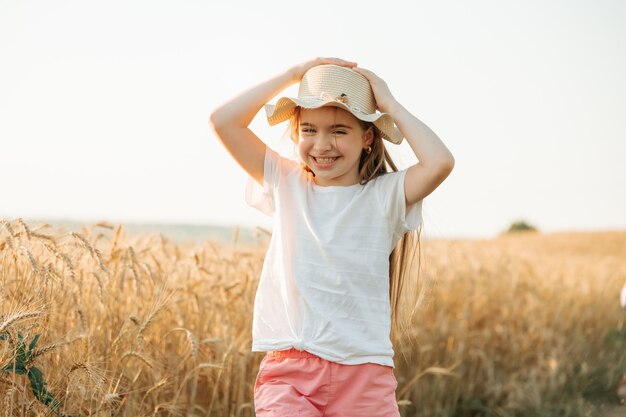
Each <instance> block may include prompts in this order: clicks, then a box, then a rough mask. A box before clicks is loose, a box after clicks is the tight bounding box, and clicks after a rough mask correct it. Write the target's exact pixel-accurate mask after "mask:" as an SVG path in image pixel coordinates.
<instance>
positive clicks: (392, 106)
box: [381, 99, 403, 117]
mask: <svg viewBox="0 0 626 417" xmlns="http://www.w3.org/2000/svg"><path fill="white" fill-rule="evenodd" d="M402 109H403V107H402V104H400V103H399V102H398V101H397V100H395V99H394V100H391V101H390V102H388V103H386V104H385V106H384V107H383V108H381V112H383V113H387V114H389V115H390V116H391V117H393V116H394V114H397V113H398V112H400V111H402Z"/></svg>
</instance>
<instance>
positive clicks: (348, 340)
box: [245, 147, 422, 367]
mask: <svg viewBox="0 0 626 417" xmlns="http://www.w3.org/2000/svg"><path fill="white" fill-rule="evenodd" d="M405 174H406V169H405V170H403V171H398V172H392V173H387V174H384V175H382V176H379V177H377V178H375V179H373V180H371V181H369V182H368V183H367V184H365V185H361V184H354V185H350V186H320V185H317V184H315V183H314V182H313V174H311V173H310V172H307V171H305V170H303V169H302V168H301V167H300V165H299V164H298V163H297V162H295V161H292V160H289V159H286V158H283V157H281V156H280V155H279V154H278V153H276V152H275V151H274V150H272V149H271V148H269V147H266V152H265V165H264V184H263V187H261V186H260V185H259V184H258V183H257V182H256V181H254V180H253V179H252V178H250V177H249V179H248V183H247V185H246V196H245V198H246V202H247V203H248V204H249V205H250V206H252V207H256V208H257V209H259V210H260V211H262V212H263V213H265V214H267V215H272V216H274V230H273V233H272V237H271V240H270V244H269V247H268V250H267V254H266V257H265V261H264V263H263V271H262V273H261V279H260V282H259V286H258V289H257V293H256V297H255V300H254V316H253V323H252V351H253V352H263V351H270V350H283V349H289V348H291V347H295V348H296V349H298V350H306V351H308V352H310V353H313V354H314V355H317V356H320V357H322V358H324V359H327V360H329V361H333V362H337V363H342V364H346V365H354V364H361V363H366V362H373V363H378V364H381V365H387V366H391V367H393V366H394V364H393V353H394V352H393V347H392V344H391V339H390V331H391V327H390V326H391V317H390V315H391V307H390V301H389V255H390V254H391V251H392V250H393V248H394V246H395V245H396V244H397V243H398V241H399V240H400V238H401V237H402V236H403V235H404V233H406V232H407V231H409V230H415V229H417V228H418V227H419V225H420V223H421V221H422V201H419V202H418V203H416V204H414V205H412V206H411V207H410V210H409V211H408V213H405V211H406V203H405V198H404V176H405Z"/></svg>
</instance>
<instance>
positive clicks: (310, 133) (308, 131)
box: [301, 127, 315, 135]
mask: <svg viewBox="0 0 626 417" xmlns="http://www.w3.org/2000/svg"><path fill="white" fill-rule="evenodd" d="M301 132H302V133H306V134H308V135H312V134H314V133H315V129H311V128H310V127H305V128H303V129H302V130H301Z"/></svg>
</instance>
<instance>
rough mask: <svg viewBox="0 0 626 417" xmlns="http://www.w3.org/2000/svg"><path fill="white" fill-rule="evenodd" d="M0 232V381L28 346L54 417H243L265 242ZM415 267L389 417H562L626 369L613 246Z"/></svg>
mask: <svg viewBox="0 0 626 417" xmlns="http://www.w3.org/2000/svg"><path fill="white" fill-rule="evenodd" d="M0 225H1V227H0V367H6V366H9V364H12V363H14V361H16V358H17V357H16V354H17V351H18V347H17V340H18V336H19V337H22V338H23V340H24V343H25V346H26V347H28V345H29V343H31V341H33V340H34V337H35V335H37V334H39V335H41V336H40V339H39V341H38V344H39V345H38V346H35V347H34V349H33V351H32V352H31V357H30V359H29V363H28V366H29V367H32V366H35V367H37V368H38V369H39V370H41V372H42V374H43V376H44V377H45V381H46V384H47V389H48V392H49V393H50V394H51V395H53V396H54V397H55V398H57V399H58V400H60V401H62V406H61V408H60V411H62V412H63V413H65V414H67V415H71V416H74V415H78V414H80V415H83V416H87V415H93V416H111V415H115V416H139V415H142V416H143V415H145V416H148V415H150V416H156V415H181V416H182V415H190V416H196V415H197V416H209V415H212V416H230V415H232V416H238V417H250V416H253V415H254V412H253V408H254V407H253V401H252V393H253V389H252V387H253V384H254V379H255V376H256V373H257V371H258V364H259V362H260V359H261V358H262V356H263V354H262V353H256V352H254V353H253V352H251V351H250V346H251V333H250V329H251V320H252V306H253V301H254V295H255V293H256V287H257V285H258V279H259V276H260V272H261V268H262V265H263V258H264V254H265V251H266V249H267V236H268V235H269V232H268V231H266V230H264V229H259V231H260V233H259V236H258V237H259V243H258V244H257V245H248V246H246V245H244V243H242V242H240V241H239V240H238V234H237V233H236V234H235V235H234V237H233V241H232V242H231V243H230V244H229V245H220V244H218V243H216V242H211V241H207V242H205V243H204V244H199V245H191V244H185V245H178V244H174V243H173V242H171V241H170V240H168V239H167V238H165V237H164V236H160V235H140V236H128V235H127V234H126V232H125V230H124V229H123V228H122V227H120V226H112V225H109V224H106V223H101V224H97V225H95V226H93V227H91V228H83V230H81V231H80V232H71V233H67V232H64V231H62V230H60V229H54V228H51V227H50V226H48V225H36V226H34V227H33V226H29V225H27V224H26V223H25V222H23V221H22V220H21V219H18V220H16V221H14V222H10V221H7V220H0ZM421 252H422V259H421V263H420V265H421V267H420V269H419V274H420V277H421V278H422V282H432V284H431V285H429V286H428V287H427V288H425V291H424V292H420V294H421V295H422V296H424V295H425V296H426V298H425V302H424V303H423V306H422V307H421V308H420V309H419V310H417V311H414V312H413V311H410V309H406V310H403V313H402V314H401V315H400V316H399V318H400V319H401V320H403V323H405V325H404V327H403V328H404V331H403V332H400V333H398V334H394V340H393V341H394V348H395V353H396V355H395V362H396V368H395V374H396V377H397V379H398V390H397V397H398V404H399V406H400V409H401V412H402V415H403V416H405V417H406V416H420V417H427V416H428V417H430V416H442V415H448V416H471V415H494V416H502V417H505V416H532V415H539V414H541V413H544V414H546V415H550V413H551V414H552V415H560V416H571V417H574V416H582V415H586V414H585V413H589V412H590V411H589V410H590V409H591V408H590V407H591V405H590V404H591V400H592V399H593V398H594V396H595V397H601V396H602V393H603V392H604V393H605V396H604V397H603V398H605V399H606V398H610V393H611V392H612V390H613V389H614V386H615V385H616V384H617V380H618V378H619V376H620V371H621V368H622V366H623V365H624V364H626V330H625V326H624V318H625V313H624V311H623V310H621V309H620V306H619V302H618V294H619V290H620V288H621V286H622V285H623V284H624V281H626V232H602V233H600V232H598V233H558V234H538V233H522V234H515V235H506V236H501V237H498V238H494V239H489V240H453V241H436V240H428V239H422V251H421ZM417 273H418V270H417V263H416V265H415V271H414V274H413V275H416V274H417ZM409 288H410V287H409ZM415 288H419V287H414V290H415ZM415 291H417V290H415ZM416 295H417V294H416V293H413V294H409V296H407V298H406V299H405V300H404V301H405V302H409V301H410V300H411V299H412V297H411V296H416ZM3 334H4V335H5V336H2V335H3ZM177 335H178V336H177ZM183 335H184V336H183ZM39 346H43V347H39ZM606 393H608V394H606ZM0 397H1V402H2V404H3V408H4V409H3V411H4V415H11V416H18V417H25V416H27V415H28V416H30V415H49V413H51V410H50V408H49V407H47V406H46V405H44V404H42V403H41V402H40V401H38V400H36V399H35V398H34V396H33V393H32V391H31V390H30V385H29V380H28V378H27V377H26V376H25V375H20V374H16V373H13V372H11V371H8V370H5V371H0ZM28 410H30V411H28ZM481 413H482V414H481Z"/></svg>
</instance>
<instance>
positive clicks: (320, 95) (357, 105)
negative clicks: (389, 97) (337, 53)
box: [298, 64, 376, 114]
mask: <svg viewBox="0 0 626 417" xmlns="http://www.w3.org/2000/svg"><path fill="white" fill-rule="evenodd" d="M298 98H299V99H307V100H308V99H313V100H320V101H329V100H334V101H340V102H342V103H344V104H346V105H348V106H349V107H350V108H351V109H353V110H355V111H357V112H359V113H364V114H374V113H376V100H375V99H374V93H373V92H372V87H371V86H370V83H369V81H368V80H367V78H365V77H364V76H362V75H361V74H359V73H357V72H356V71H353V70H351V69H350V68H347V67H341V66H338V65H330V64H328V65H318V66H315V67H313V68H311V69H310V70H308V71H307V72H306V73H305V74H304V76H303V77H302V81H300V88H299V89H298Z"/></svg>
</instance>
